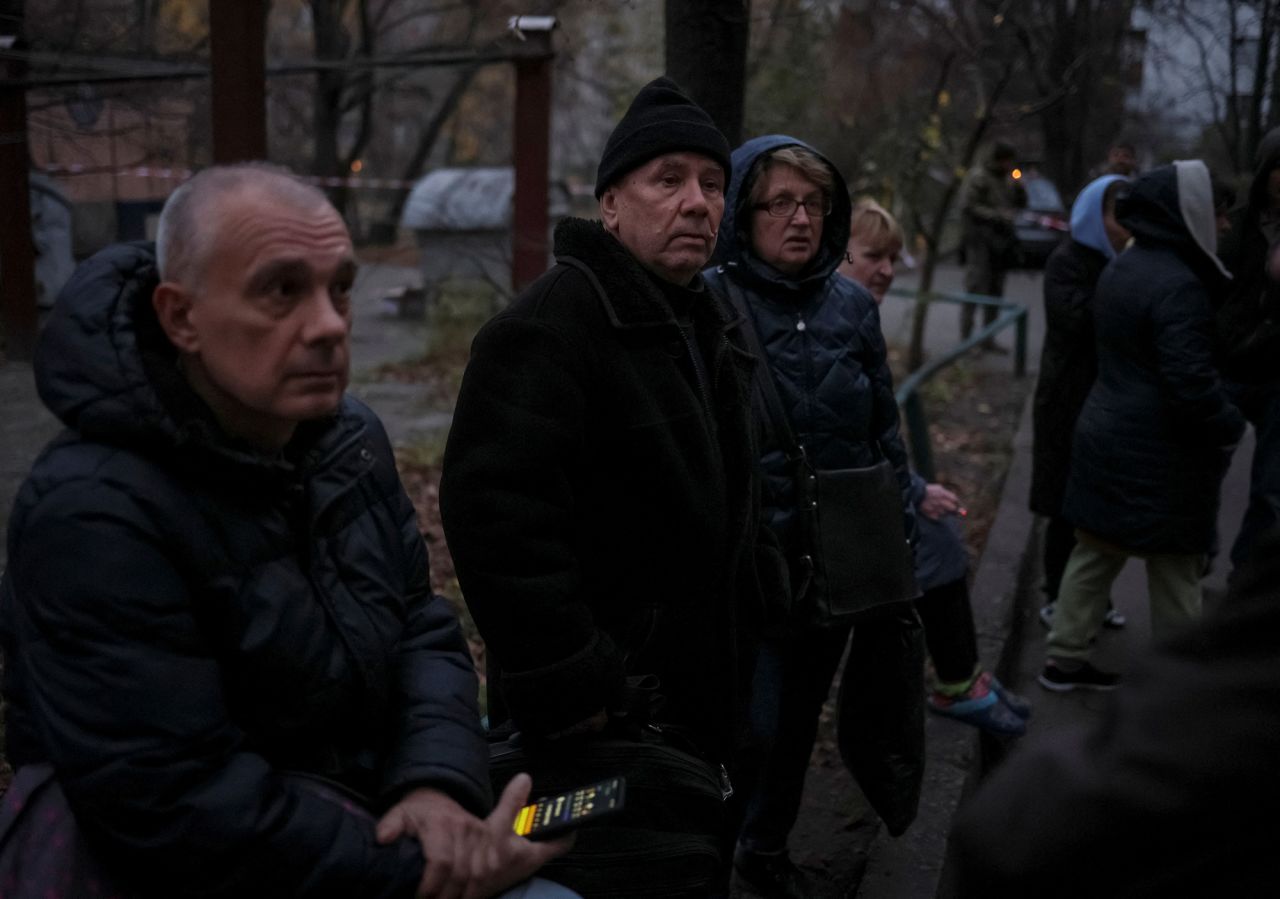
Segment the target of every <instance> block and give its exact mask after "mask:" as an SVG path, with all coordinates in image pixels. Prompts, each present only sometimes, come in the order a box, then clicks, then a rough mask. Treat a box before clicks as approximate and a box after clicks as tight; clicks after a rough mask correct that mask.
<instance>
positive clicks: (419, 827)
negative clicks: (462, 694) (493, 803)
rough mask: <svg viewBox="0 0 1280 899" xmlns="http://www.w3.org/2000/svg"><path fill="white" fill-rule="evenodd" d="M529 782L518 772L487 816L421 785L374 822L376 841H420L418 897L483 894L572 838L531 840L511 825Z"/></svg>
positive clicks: (465, 898) (477, 897)
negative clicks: (421, 862)
mask: <svg viewBox="0 0 1280 899" xmlns="http://www.w3.org/2000/svg"><path fill="white" fill-rule="evenodd" d="M531 785H532V782H531V781H530V780H529V776H528V775H527V774H520V775H517V776H516V777H515V778H513V779H512V781H511V783H509V784H508V785H507V788H506V789H505V790H503V792H502V799H501V800H500V801H499V802H498V806H497V808H495V809H494V810H493V813H492V814H490V815H489V817H488V818H485V819H483V820H481V819H480V818H477V817H476V816H475V815H472V814H471V813H470V812H468V811H467V810H466V809H464V808H463V807H462V806H460V805H458V803H457V802H455V801H454V800H453V799H451V798H450V797H449V796H448V795H446V794H445V793H442V792H441V791H439V790H435V789H432V788H430V787H423V788H420V789H417V790H414V791H413V792H411V793H409V794H408V795H406V796H405V797H404V798H403V799H401V800H400V801H399V802H397V803H396V804H395V805H394V806H392V807H391V808H390V809H389V810H388V811H387V813H386V814H385V815H383V816H382V820H380V821H379V822H378V828H377V838H378V842H379V843H390V842H391V841H393V840H396V839H398V838H400V837H402V836H410V837H413V838H415V839H416V840H417V841H418V842H419V843H420V844H421V845H422V855H423V857H424V858H425V859H426V861H427V864H426V868H425V869H424V870H423V872H422V882H421V883H420V884H419V885H418V893H417V895H418V896H419V899H483V897H486V896H492V895H494V894H496V893H499V892H501V891H502V890H505V889H507V888H508V887H510V886H512V885H514V884H517V883H519V882H520V881H522V880H525V879H526V878H528V877H529V876H530V875H532V874H533V872H534V871H537V870H538V868H540V867H542V866H543V865H544V864H546V863H547V862H548V861H550V860H551V859H553V858H555V857H556V856H557V855H561V854H563V853H564V852H566V851H568V849H569V847H570V846H572V845H573V838H572V837H569V838H566V839H561V840H549V841H547V842H543V843H534V842H531V841H529V840H526V839H525V838H524V837H520V836H517V835H516V833H515V831H514V830H512V825H513V823H514V821H515V817H516V814H517V813H518V812H519V811H520V808H521V807H522V806H523V805H524V803H525V801H526V800H527V799H528V797H529V788H530V786H531Z"/></svg>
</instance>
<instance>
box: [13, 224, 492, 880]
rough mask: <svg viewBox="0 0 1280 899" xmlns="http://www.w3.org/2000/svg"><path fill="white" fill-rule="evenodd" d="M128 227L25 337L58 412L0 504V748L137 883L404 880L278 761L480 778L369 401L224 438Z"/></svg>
mask: <svg viewBox="0 0 1280 899" xmlns="http://www.w3.org/2000/svg"><path fill="white" fill-rule="evenodd" d="M154 283H155V266H154V259H153V256H152V253H151V251H150V249H149V248H146V247H142V246H119V247H114V248H110V249H108V250H105V251H103V252H102V253H100V254H99V255H97V256H95V257H94V258H93V259H91V260H90V261H89V262H87V263H86V264H85V265H84V266H82V267H81V269H80V270H79V271H78V272H77V274H76V276H75V277H74V278H73V280H72V281H71V283H70V284H69V285H68V287H67V288H66V290H65V291H64V293H63V296H62V299H61V300H60V301H59V303H58V305H57V308H56V309H55V311H54V313H53V317H52V320H51V321H50V323H49V325H48V327H47V328H46V330H45V332H44V334H43V337H42V340H41V344H40V347H39V350H38V354H37V360H36V375H37V381H38V386H39V389H40V394H41V397H42V398H43V400H44V401H45V403H46V405H48V406H49V407H50V409H52V410H53V411H54V412H55V413H56V414H57V415H58V416H59V417H60V418H61V419H62V421H63V422H64V423H65V424H66V426H67V430H66V431H65V432H64V433H63V434H62V436H60V437H59V438H57V439H56V440H55V441H54V442H53V443H52V444H51V445H50V446H49V447H48V448H47V449H46V450H45V452H44V453H43V454H42V455H41V456H40V458H39V459H38V460H37V462H36V463H35V466H34V468H33V469H32V472H31V474H30V476H29V477H28V479H27V480H26V482H25V483H24V485H23V486H22V488H21V490H20V492H19V494H18V498H17V500H16V503H15V507H14V511H13V515H12V518H11V519H10V523H9V536H8V553H9V567H8V571H7V572H6V575H5V577H4V580H3V583H2V586H0V639H2V642H3V650H4V659H5V666H4V678H5V680H4V692H5V699H6V702H7V704H8V705H7V709H6V711H7V733H6V737H7V746H6V751H7V755H8V758H9V760H10V762H11V763H12V764H13V765H14V767H19V766H22V765H24V764H28V763H34V762H47V763H50V764H52V765H53V767H54V769H55V771H56V774H57V777H58V779H59V781H60V782H61V784H62V786H63V789H64V791H65V793H66V796H67V799H68V801H69V803H70V804H71V807H72V809H73V811H74V812H75V814H76V818H77V821H78V823H79V825H80V827H81V828H82V830H83V831H84V833H85V836H86V839H88V840H90V841H91V843H92V844H93V845H96V846H98V847H100V848H101V849H102V850H103V856H104V858H105V859H107V860H108V863H109V864H113V865H118V866H119V867H120V868H121V869H122V870H123V871H126V872H129V877H130V879H131V880H134V881H135V882H137V883H139V885H140V886H141V887H143V888H145V889H147V890H153V891H155V892H156V893H158V894H161V895H183V896H188V895H190V896H210V897H212V896H220V897H221V896H225V897H232V896H235V897H239V896H260V895H261V896H266V895H270V896H295V897H320V896H334V897H339V896H341V897H347V896H357V895H358V896H364V897H374V896H378V897H384V896H385V897H392V896H403V897H409V896H412V895H413V893H414V888H415V886H416V884H417V882H418V880H419V878H420V877H421V874H422V866H423V862H422V857H421V849H420V847H419V845H418V843H417V842H415V841H413V840H410V839H408V838H404V839H401V840H398V841H396V842H394V843H392V844H390V845H387V846H379V845H378V844H377V843H376V841H375V840H374V834H373V820H372V818H370V817H369V816H367V815H357V814H352V813H350V812H349V811H348V810H346V809H344V808H343V807H341V806H340V805H338V804H335V803H333V802H329V801H326V800H324V799H322V798H320V797H319V796H317V795H316V794H314V793H313V792H312V791H311V790H309V789H306V788H305V787H304V786H302V785H300V783H299V782H298V781H296V780H294V779H292V778H289V777H286V776H285V773H286V772H298V773H302V774H306V775H311V776H314V777H320V778H324V779H327V780H330V781H334V782H336V783H338V784H341V785H342V786H345V787H347V788H350V789H352V790H355V791H357V792H359V793H361V794H363V795H365V796H367V797H369V798H370V799H371V800H372V806H373V810H374V811H376V810H377V809H378V808H379V807H385V806H386V805H387V804H389V803H390V802H392V801H394V800H395V799H396V798H398V797H399V796H400V795H401V794H402V793H403V792H404V791H405V790H407V789H409V788H411V787H413V786H418V785H431V786H436V787H439V788H441V789H444V790H446V791H447V792H449V793H450V794H451V795H452V796H454V797H455V798H456V799H458V800H459V801H460V802H461V803H463V804H464V805H465V806H467V807H469V808H470V809H471V810H472V811H474V812H476V813H482V812H484V811H486V810H487V808H488V807H489V805H490V803H491V796H490V788H489V782H488V776H487V763H488V751H487V745H486V742H485V739H484V735H483V732H482V730H481V727H480V723H479V717H478V712H477V708H476V696H477V682H476V676H475V672H474V670H473V667H472V664H471V659H470V656H469V654H468V652H467V648H466V645H465V642H464V640H463V638H462V635H461V632H460V629H459V626H458V622H457V619H456V617H455V615H454V613H453V612H452V610H451V609H450V608H449V607H448V605H447V603H446V602H445V601H444V600H442V599H440V598H437V597H433V596H432V594H431V592H430V590H429V588H428V579H427V555H426V550H425V546H424V544H423V541H422V539H421V536H420V534H419V532H418V529H417V526H416V523H415V516H414V510H413V507H412V505H411V504H410V502H409V499H408V497H407V496H406V495H405V493H404V490H403V488H402V487H401V485H400V481H399V478H398V477H397V474H396V469H395V465H394V460H393V458H392V455H391V450H390V446H389V444H388V442H387V438H386V435H385V433H384V432H383V429H382V427H381V425H380V424H379V422H378V420H377V419H376V418H375V417H374V415H373V414H372V413H371V412H370V411H369V410H368V409H367V408H365V407H364V406H363V405H361V404H360V403H358V402H356V401H355V400H353V399H350V398H348V399H346V400H345V401H344V402H343V405H342V407H341V409H340V410H339V411H338V412H337V413H336V414H335V415H333V416H331V417H329V418H326V419H324V420H321V421H315V422H311V423H308V424H306V425H304V426H302V427H301V428H300V429H299V433H298V434H297V435H296V436H295V438H294V441H293V442H292V443H291V444H290V446H289V447H287V448H286V451H285V453H283V454H280V455H279V456H276V457H264V456H263V455H261V454H258V453H256V452H254V451H252V450H250V449H248V448H247V447H244V446H242V445H237V444H233V443H232V442H230V441H229V440H228V438H226V437H225V436H223V433H222V432H221V431H220V430H219V429H218V428H217V426H216V424H214V422H213V420H212V418H211V415H210V413H209V411H208V409H207V407H205V406H203V404H202V403H200V402H199V400H197V399H196V397H195V395H194V394H193V393H192V392H191V391H190V389H189V388H188V387H187V386H186V382H185V380H184V379H182V378H181V377H180V376H179V375H178V373H177V368H176V365H175V361H174V357H173V351H172V348H171V347H170V345H169V344H168V342H167V341H166V340H165V339H164V337H163V335H162V334H161V333H160V331H159V328H158V325H157V323H156V321H155V316H154V313H153V312H152V311H151V305H150V297H151V288H152V285H153V284H154Z"/></svg>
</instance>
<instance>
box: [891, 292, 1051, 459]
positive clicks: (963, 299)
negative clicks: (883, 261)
mask: <svg viewBox="0 0 1280 899" xmlns="http://www.w3.org/2000/svg"><path fill="white" fill-rule="evenodd" d="M889 294H890V296H895V297H902V298H907V299H912V300H917V299H918V298H919V295H918V294H917V293H916V291H913V290H907V289H904V288H897V287H894V288H890V289H889ZM938 301H941V302H944V303H955V304H957V305H962V304H968V305H974V306H995V307H996V308H998V309H999V310H1000V312H999V314H997V315H996V318H995V320H994V321H992V322H991V323H990V324H988V325H986V326H985V327H983V328H982V329H981V330H979V331H976V332H974V333H973V334H970V335H969V337H967V338H966V339H964V340H962V341H960V343H958V344H956V345H955V346H954V347H952V348H951V349H950V350H949V351H947V352H946V353H944V354H943V355H942V356H940V357H938V358H937V359H934V360H932V361H931V362H929V363H928V364H927V365H924V366H922V367H920V368H918V369H916V370H915V371H913V372H912V373H911V374H909V375H907V377H905V378H903V380H902V383H901V384H899V385H898V389H897V391H896V392H895V394H894V398H895V399H896V400H897V401H898V405H899V406H900V407H901V408H902V415H903V418H904V419H906V423H907V443H908V446H909V447H910V449H911V462H912V467H913V468H915V470H916V472H917V473H918V474H919V475H920V476H921V477H922V478H924V479H925V480H926V481H933V479H934V474H935V471H934V466H933V444H932V442H931V441H930V440H929V422H928V420H927V419H926V418H925V414H924V403H923V402H922V401H921V399H920V388H921V387H923V386H924V385H925V384H926V383H927V382H928V381H929V379H930V378H932V377H933V376H934V375H936V374H937V373H938V372H940V371H942V370H943V369H945V368H947V367H948V366H951V365H954V364H955V362H956V360H958V359H959V358H960V357H961V356H963V355H964V354H965V353H967V352H969V350H971V349H973V348H974V347H976V346H977V345H978V344H980V343H982V342H983V341H985V340H987V339H989V338H991V337H993V336H995V335H996V334H999V333H1000V332H1001V331H1003V330H1004V329H1005V328H1008V327H1009V326H1011V325H1012V326H1013V327H1014V333H1015V337H1014V351H1013V373H1014V376H1015V377H1019V378H1021V377H1023V376H1024V375H1026V373H1027V310H1026V309H1025V308H1023V307H1022V306H1020V305H1018V304H1017V303H1010V302H1008V301H1007V300H1004V299H1001V298H1000V297H989V296H983V295H981V294H975V293H936V292H930V293H928V294H926V295H925V297H924V302H928V303H933V302H938Z"/></svg>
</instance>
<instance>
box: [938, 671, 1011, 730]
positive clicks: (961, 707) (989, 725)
mask: <svg viewBox="0 0 1280 899" xmlns="http://www.w3.org/2000/svg"><path fill="white" fill-rule="evenodd" d="M993 680H994V678H992V677H991V675H990V674H989V673H987V672H985V671H984V672H983V673H982V674H981V675H979V676H978V677H976V678H974V681H973V684H972V685H971V686H970V687H969V689H968V690H966V691H965V692H963V693H961V694H959V695H958V696H947V695H945V694H943V693H940V692H938V691H937V690H933V691H931V692H930V693H929V697H928V699H927V700H926V701H927V702H928V704H929V708H930V709H932V710H933V711H934V712H937V713H938V714H939V715H945V716H946V717H948V718H955V719H956V720H957V721H963V722H964V723H965V724H972V725H973V726H974V727H977V728H980V729H981V730H985V731H989V732H991V733H993V734H1003V735H1005V736H1015V737H1016V736H1021V735H1022V734H1024V733H1026V732H1027V722H1026V721H1024V720H1023V718H1022V716H1020V715H1017V714H1015V713H1014V712H1013V710H1012V709H1011V708H1010V707H1009V706H1007V705H1005V704H1004V703H1003V702H1001V701H1000V697H999V696H998V695H997V694H996V691H995V690H994V689H993V688H992V681H993Z"/></svg>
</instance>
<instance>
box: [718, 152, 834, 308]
mask: <svg viewBox="0 0 1280 899" xmlns="http://www.w3.org/2000/svg"><path fill="white" fill-rule="evenodd" d="M783 147H802V148H804V149H806V150H808V151H809V152H810V153H813V154H814V155H816V156H817V157H818V158H819V159H821V160H822V161H823V162H825V163H826V164H827V166H828V167H829V168H830V169H831V174H832V176H833V178H834V182H835V183H834V185H833V187H832V190H831V193H832V196H831V213H830V214H829V215H828V216H827V217H826V220H825V221H824V222H823V225H822V244H821V246H820V247H819V249H818V254H817V255H816V256H814V258H813V260H812V261H811V262H810V263H809V265H808V267H806V268H805V270H804V271H802V272H800V273H799V274H798V275H794V276H792V275H784V274H782V273H781V272H779V271H778V270H777V269H775V268H774V267H773V266H771V265H769V264H768V263H766V262H764V261H763V260H762V259H760V257H759V256H757V255H756V254H755V251H754V250H752V249H751V238H750V234H749V230H748V229H749V222H750V221H751V217H750V210H748V209H747V208H746V206H747V202H748V196H747V194H748V192H747V191H746V190H744V186H745V185H746V184H747V183H748V179H749V178H750V176H751V174H752V170H753V169H754V168H755V165H756V163H757V162H758V161H759V160H760V158H761V157H762V156H765V155H767V154H769V153H771V152H772V151H774V150H780V149H782V148H783ZM724 205H725V209H724V220H723V221H722V222H721V223H720V238H719V240H718V241H717V243H716V251H715V255H714V256H712V258H711V262H712V264H713V265H732V266H735V267H737V268H739V269H740V270H742V271H743V272H745V273H747V274H748V276H749V277H750V278H752V279H755V280H759V281H762V282H765V283H767V284H770V285H772V286H774V287H781V288H783V289H784V290H790V291H799V292H808V291H811V290H816V289H817V288H818V287H819V286H821V285H822V284H823V283H824V282H825V281H826V280H827V278H828V277H829V276H830V275H831V273H832V272H834V271H835V270H836V267H837V266H839V265H840V263H841V262H842V261H843V260H844V254H845V249H846V248H847V246H848V243H849V220H850V216H851V215H852V213H853V204H852V203H851V202H850V200H849V188H848V186H847V185H846V184H845V180H844V177H843V176H842V175H841V174H840V172H839V170H838V169H837V168H836V167H835V166H834V165H832V163H831V160H829V159H827V157H825V156H823V155H822V154H821V153H819V152H818V151H817V150H815V149H814V148H813V147H811V146H810V145H809V144H807V143H805V142H804V141H802V140H798V139H797V138H794V137H790V136H788V135H785V134H766V135H764V136H762V137H756V138H752V139H751V140H749V141H747V142H746V143H745V144H743V145H742V146H740V147H738V149H736V150H734V151H733V177H732V178H731V179H730V181H729V190H728V192H727V193H726V194H725V204H724Z"/></svg>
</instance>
